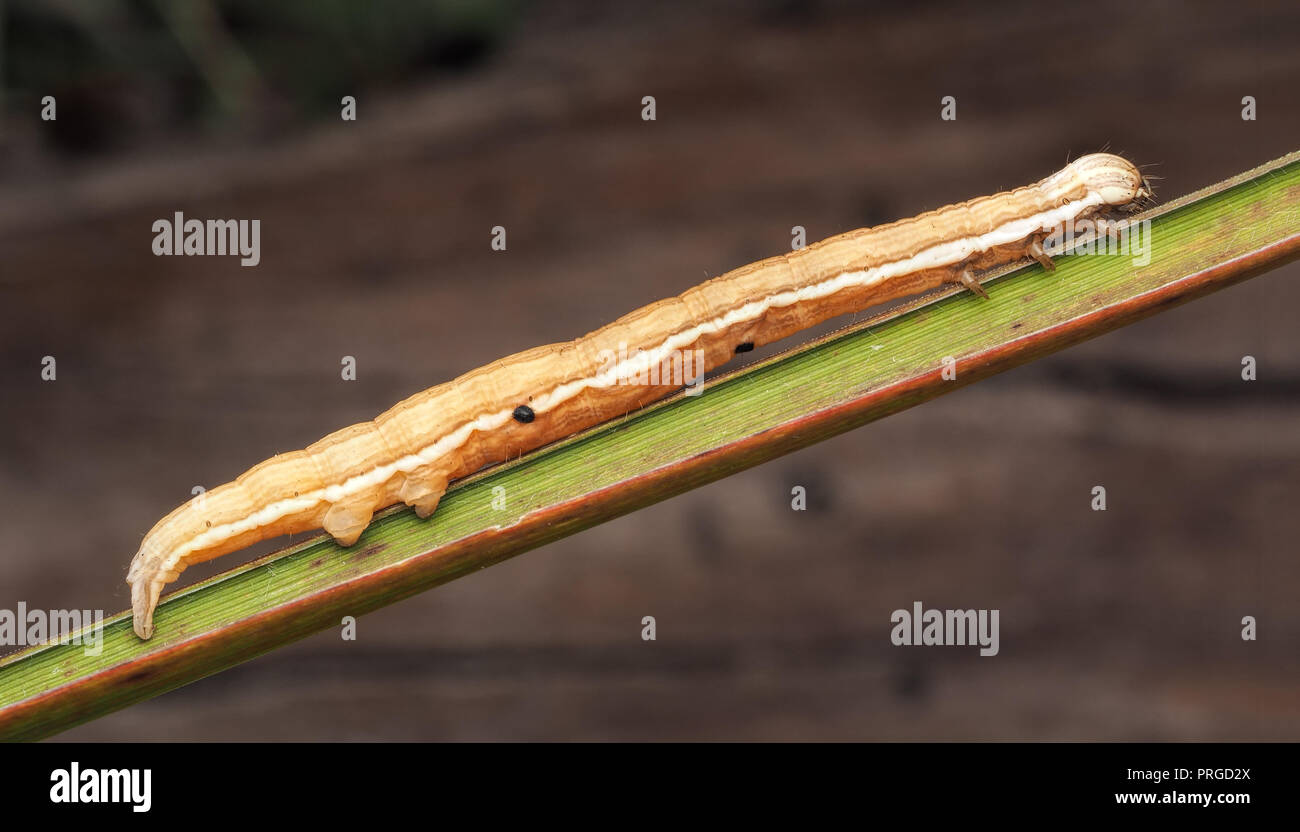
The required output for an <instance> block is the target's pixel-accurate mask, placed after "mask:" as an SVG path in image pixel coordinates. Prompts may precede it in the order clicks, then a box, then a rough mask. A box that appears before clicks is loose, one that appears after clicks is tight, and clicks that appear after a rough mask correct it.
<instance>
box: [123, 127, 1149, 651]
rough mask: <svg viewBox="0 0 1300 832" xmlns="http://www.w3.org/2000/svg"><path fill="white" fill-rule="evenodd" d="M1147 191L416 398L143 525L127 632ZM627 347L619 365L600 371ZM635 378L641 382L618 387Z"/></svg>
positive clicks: (964, 274)
mask: <svg viewBox="0 0 1300 832" xmlns="http://www.w3.org/2000/svg"><path fill="white" fill-rule="evenodd" d="M1149 193H1150V189H1149V188H1148V186H1147V184H1146V183H1145V181H1144V180H1143V178H1142V176H1141V174H1140V173H1139V172H1138V170H1137V168H1136V167H1134V166H1133V165H1132V164H1131V163H1130V162H1128V161H1126V160H1125V159H1123V158H1121V157H1119V156H1115V155H1112V154H1108V153H1098V154H1093V155H1090V156H1084V157H1082V158H1080V159H1077V160H1075V161H1074V162H1072V163H1070V164H1069V165H1067V166H1066V167H1065V168H1063V169H1062V170H1060V171H1058V172H1057V173H1054V174H1052V175H1051V176H1049V177H1047V178H1045V179H1043V180H1041V181H1039V182H1037V183H1035V184H1033V185H1028V186H1026V187H1023V188H1018V189H1016V190H1014V191H1008V192H1004V193H1000V194H996V195H994V196H988V197H981V198H978V199H973V200H970V201H969V202H963V203H959V204H956V205H949V206H947V207H944V208H940V209H938V210H935V211H930V212H927V213H925V214H921V215H919V216H917V217H913V218H911V219H905V220H899V221H897V222H894V223H890V224H889V225H884V226H879V227H876V228H868V229H859V230H856V231H849V232H847V233H844V234H839V235H837V236H835V237H831V238H829V239H826V240H823V241H821V242H819V243H815V244H813V245H810V246H807V247H806V248H803V249H800V250H797V251H792V252H790V253H788V254H784V255H780V256H777V257H771V258H768V259H766V260H761V261H759V262H757V263H751V264H749V265H747V266H742V267H741V268H738V269H735V270H734V271H731V272H728V273H727V274H724V275H722V276H721V277H717V278H714V279H713V280H709V281H707V282H705V283H703V284H700V285H699V286H696V287H694V288H692V289H688V290H687V291H685V292H683V293H682V294H681V295H678V296H677V297H674V298H668V299H666V300H661V301H659V302H657V303H652V304H650V305H648V306H645V307H642V308H641V309H638V310H636V311H634V312H632V313H630V314H628V315H624V316H623V317H622V318H619V319H618V320H617V321H614V322H613V323H611V324H609V325H608V326H605V327H603V328H601V329H598V330H596V331H595V332H592V333H590V334H588V335H586V336H584V337H582V338H578V339H576V340H574V341H570V342H568V343H564V344H551V345H548V346H543V347H537V348H534V349H531V350H527V351H525V352H521V353H518V354H516V355H512V356H509V357H508V358H503V359H501V360H499V361H496V362H493V363H492V364H489V365H487V366H485V367H481V368H479V369H477V370H473V371H471V372H469V373H466V374H465V375H463V376H461V377H460V378H457V379H455V380H454V381H451V382H447V383H445V384H440V385H438V386H436V387H432V388H430V389H428V390H425V391H423V392H421V393H417V394H416V395H414V396H411V397H410V398H408V399H406V400H404V401H402V402H400V403H398V404H397V405H395V406H394V407H393V408H391V409H390V410H388V411H387V412H385V413H383V414H381V415H380V416H379V417H377V418H376V419H375V420H374V421H371V422H365V423H362V424H359V425H353V426H351V427H348V428H344V429H343V430H341V431H337V432H335V433H332V434H330V435H329V436H326V437H325V438H324V439H321V440H320V441H319V442H317V443H315V444H314V445H312V446H311V447H309V448H307V449H305V450H302V451H295V452H293V453H288V454H282V455H279V456H276V457H273V458H272V459H269V460H267V461H265V462H262V463H260V464H259V465H256V466H254V467H253V468H252V469H250V470H249V471H247V472H246V473H244V474H242V475H241V476H239V477H238V478H237V479H236V480H235V481H234V482H232V483H228V484H226V485H222V486H220V487H218V488H214V489H212V490H211V491H209V492H207V494H206V495H205V499H204V501H203V503H202V505H201V506H199V505H198V504H196V503H194V502H190V503H186V504H185V505H182V506H180V507H179V508H177V509H176V510H175V511H173V512H171V513H170V514H168V515H167V516H166V517H164V518H163V519H162V520H160V521H159V522H158V524H157V525H155V526H154V527H153V529H152V530H151V531H150V532H149V534H147V535H146V536H145V539H144V541H143V543H142V544H141V546H140V550H139V551H138V552H137V553H136V555H135V558H134V559H133V560H132V561H131V568H130V570H129V572H128V574H127V582H128V583H129V584H130V585H131V605H132V609H133V612H134V625H135V631H136V633H137V634H138V635H139V636H140V637H141V638H149V637H150V636H151V635H152V633H153V612H154V609H155V607H156V606H157V603H158V598H159V595H160V593H161V591H162V588H163V587H164V586H165V585H166V584H168V583H170V582H171V581H174V580H176V578H177V576H178V575H179V574H180V573H181V572H182V571H183V570H184V569H185V568H186V567H187V566H189V565H191V564H194V563H201V562H203V561H206V560H210V559H212V558H215V557H218V556H220V555H223V554H226V553H228V552H232V551H235V550H237V549H241V548H243V547H245V546H248V545H250V544H252V543H255V542H257V541H259V540H265V539H267V538H271V537H276V536H279V535H282V534H288V533H294V532H303V531H309V530H312V529H317V528H324V529H325V530H326V531H327V532H329V533H330V534H331V535H333V536H334V538H335V539H337V540H338V542H339V543H341V544H343V545H350V544H352V543H354V542H355V541H356V540H357V538H358V537H359V536H360V534H361V532H362V531H363V530H364V529H365V528H366V526H367V525H368V524H369V523H370V519H371V517H372V516H373V514H374V512H375V511H376V510H377V509H380V508H383V507H384V506H388V505H393V504H396V503H405V504H407V505H410V506H413V507H414V508H415V511H416V513H417V514H418V515H419V516H421V517H427V516H429V515H430V514H431V513H433V511H434V509H435V508H436V507H437V505H438V500H439V499H440V498H441V496H442V494H443V492H444V491H445V490H446V488H447V484H448V483H449V482H451V481H453V480H456V479H458V478H460V477H464V476H466V475H468V474H471V473H473V472H474V471H477V470H478V469H479V468H481V467H482V466H484V465H487V464H490V463H494V462H500V461H502V460H505V459H509V458H512V457H515V456H517V455H519V454H521V453H523V452H525V451H528V450H531V449H533V448H537V447H540V446H542V445H545V444H547V443H549V442H553V441H555V440H557V439H561V438H563V437H565V436H568V435H569V434H571V433H574V432H577V431H579V430H582V429H585V428H588V427H591V426H592V425H596V424H599V423H600V422H603V421H606V420H608V419H610V418H613V417H617V416H621V415H623V414H625V413H627V412H629V411H631V410H634V409H636V408H638V407H641V406H642V405H645V404H648V403H649V402H651V401H654V400H656V399H659V398H662V397H663V396H665V395H668V394H669V393H671V392H673V391H674V390H676V389H679V388H680V387H681V384H680V383H677V384H674V383H672V381H673V380H674V379H673V377H672V374H671V366H672V365H671V362H672V358H673V356H674V354H678V355H681V354H684V353H686V352H690V353H691V354H693V355H698V356H701V357H702V364H703V366H702V367H700V368H698V369H699V372H700V374H701V375H702V374H703V372H704V371H706V370H709V369H713V368H715V367H717V366H719V365H721V364H723V363H725V362H727V361H728V360H730V359H731V358H732V357H733V356H734V355H735V354H736V353H739V352H747V351H748V350H750V349H752V348H753V347H755V346H761V345H763V344H768V343H771V342H773V341H777V340H780V339H782V338H785V337H786V336H788V335H792V334H794V333H796V332H798V331H800V330H802V329H806V328H808V327H810V326H813V325H815V324H817V323H820V322H822V321H825V320H828V319H831V318H834V317H838V316H839V315H843V314H846V313H849V312H855V311H859V310H862V309H866V308H868V307H871V306H875V305H877V304H880V303H883V302H885V301H888V300H892V299H895V298H899V297H905V296H908V295H914V294H917V293H919V292H923V291H926V290H928V289H931V288H934V287H936V286H939V285H941V284H943V283H962V284H964V285H966V286H968V287H969V288H970V289H972V291H976V292H978V293H980V294H984V292H983V289H982V288H981V287H980V285H979V282H978V280H977V279H976V277H975V272H976V271H977V270H981V269H987V268H991V267H994V266H998V265H1002V264H1004V263H1010V262H1015V261H1017V260H1021V259H1023V258H1025V257H1034V258H1036V259H1037V260H1039V261H1040V262H1042V263H1043V264H1044V265H1050V262H1051V261H1050V260H1049V259H1048V258H1047V256H1046V255H1045V254H1044V253H1043V250H1042V246H1041V241H1042V239H1044V238H1045V237H1046V236H1047V235H1048V234H1050V233H1051V232H1052V231H1054V230H1055V229H1056V228H1058V227H1060V226H1061V225H1062V224H1064V223H1069V222H1074V221H1077V220H1079V219H1081V218H1084V217H1089V216H1092V215H1094V214H1097V213H1098V212H1101V211H1103V210H1106V209H1109V208H1115V207H1123V206H1127V205H1131V204H1133V203H1134V202H1135V201H1136V200H1141V199H1144V198H1145V197H1146V196H1147V195H1148V194H1149ZM628 346H630V347H632V348H633V349H632V351H631V352H630V353H627V354H626V357H620V359H619V360H618V361H615V362H612V363H611V362H608V361H604V360H602V356H607V355H608V354H610V353H611V352H617V351H618V350H619V349H620V347H622V348H623V349H624V351H625V352H626V348H627V347H628ZM620 355H622V354H621V353H620ZM652 368H657V369H658V370H659V371H660V373H661V374H659V375H655V374H653V373H651V372H649V371H650V370H651V369H652ZM664 368H668V369H667V370H666V371H665V369H664ZM643 372H645V373H646V374H647V375H646V377H648V378H650V379H651V380H652V383H647V384H627V383H622V382H621V381H620V379H623V380H625V379H626V378H627V377H628V376H629V375H634V374H640V373H643ZM638 377H640V376H639V375H638ZM523 402H526V404H522V403H523Z"/></svg>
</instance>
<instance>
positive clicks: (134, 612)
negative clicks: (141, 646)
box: [126, 555, 166, 640]
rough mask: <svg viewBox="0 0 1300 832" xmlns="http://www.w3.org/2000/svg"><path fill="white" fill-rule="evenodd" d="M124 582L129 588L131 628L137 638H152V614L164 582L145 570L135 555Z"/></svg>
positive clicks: (150, 571)
mask: <svg viewBox="0 0 1300 832" xmlns="http://www.w3.org/2000/svg"><path fill="white" fill-rule="evenodd" d="M126 582H127V584H129V585H130V587H131V626H132V628H133V629H134V630H135V634H136V635H137V636H139V637H140V638H142V639H145V640H148V639H149V638H151V637H152V636H153V612H154V610H155V609H156V608H157V607H158V596H159V595H161V594H162V588H163V585H164V584H165V583H166V581H164V580H162V576H160V575H155V574H153V570H150V569H146V568H145V567H144V565H143V564H142V563H140V562H139V555H137V556H136V560H135V561H132V563H131V570H130V571H129V572H128V573H127V576H126Z"/></svg>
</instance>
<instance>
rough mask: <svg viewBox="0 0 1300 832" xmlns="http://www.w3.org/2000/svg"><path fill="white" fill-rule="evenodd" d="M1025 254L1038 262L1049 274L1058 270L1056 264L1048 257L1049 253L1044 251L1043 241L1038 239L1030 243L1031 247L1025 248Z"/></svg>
mask: <svg viewBox="0 0 1300 832" xmlns="http://www.w3.org/2000/svg"><path fill="white" fill-rule="evenodd" d="M1025 252H1026V253H1027V254H1028V255H1029V256H1030V257H1032V258H1034V259H1035V260H1037V261H1038V263H1039V265H1041V266H1042V267H1043V268H1044V269H1047V270H1048V271H1049V272H1050V271H1055V270H1056V264H1055V263H1054V262H1052V258H1050V257H1048V256H1047V252H1045V251H1043V241H1042V240H1040V239H1038V238H1037V237H1035V238H1034V239H1032V240H1030V241H1029V245H1028V247H1026V248H1025Z"/></svg>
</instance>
